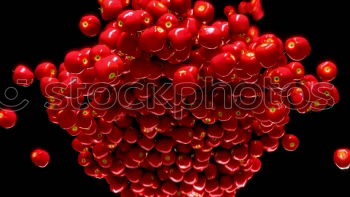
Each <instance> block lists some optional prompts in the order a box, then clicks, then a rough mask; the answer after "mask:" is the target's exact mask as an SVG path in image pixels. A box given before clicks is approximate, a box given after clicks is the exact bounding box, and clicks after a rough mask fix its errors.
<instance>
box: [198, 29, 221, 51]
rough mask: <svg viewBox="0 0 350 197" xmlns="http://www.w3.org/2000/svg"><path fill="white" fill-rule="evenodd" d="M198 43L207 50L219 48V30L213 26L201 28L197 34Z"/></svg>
mask: <svg viewBox="0 0 350 197" xmlns="http://www.w3.org/2000/svg"><path fill="white" fill-rule="evenodd" d="M198 43H199V45H201V46H202V47H204V48H207V49H215V48H217V47H219V46H220V45H221V44H222V37H221V30H220V29H219V28H217V27H214V26H202V28H201V29H200V30H199V32H198Z"/></svg>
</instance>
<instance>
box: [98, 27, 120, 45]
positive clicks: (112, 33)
mask: <svg viewBox="0 0 350 197" xmlns="http://www.w3.org/2000/svg"><path fill="white" fill-rule="evenodd" d="M121 33H122V31H121V30H119V29H117V28H112V27H111V28H106V29H105V30H103V31H102V32H101V34H100V36H99V44H104V45H107V46H108V47H109V48H110V49H115V47H116V46H115V44H116V42H117V40H118V38H119V36H120V34H121Z"/></svg>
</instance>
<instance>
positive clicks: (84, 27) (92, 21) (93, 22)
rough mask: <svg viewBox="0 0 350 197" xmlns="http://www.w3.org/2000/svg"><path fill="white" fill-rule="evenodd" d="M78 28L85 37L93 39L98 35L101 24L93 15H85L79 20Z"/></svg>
mask: <svg viewBox="0 0 350 197" xmlns="http://www.w3.org/2000/svg"><path fill="white" fill-rule="evenodd" d="M79 28H80V31H81V32H82V33H83V34H84V35H85V36H88V37H94V36H96V35H97V34H98V33H100V30H101V22H100V20H99V19H98V18H97V17H96V16H94V15H86V16H83V17H82V18H81V19H80V23H79Z"/></svg>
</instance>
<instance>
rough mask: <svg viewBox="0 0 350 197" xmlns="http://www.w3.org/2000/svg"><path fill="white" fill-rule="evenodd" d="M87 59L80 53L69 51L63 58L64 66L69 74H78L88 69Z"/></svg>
mask: <svg viewBox="0 0 350 197" xmlns="http://www.w3.org/2000/svg"><path fill="white" fill-rule="evenodd" d="M88 64H89V58H87V57H84V55H83V53H81V51H71V52H69V53H67V55H66V57H65V58H64V66H65V68H66V70H67V71H68V72H70V73H80V72H81V71H83V70H84V69H85V68H87V67H88Z"/></svg>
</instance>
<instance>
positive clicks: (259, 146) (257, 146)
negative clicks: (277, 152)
mask: <svg viewBox="0 0 350 197" xmlns="http://www.w3.org/2000/svg"><path fill="white" fill-rule="evenodd" d="M263 152H264V145H263V143H262V142H261V141H258V140H254V141H251V142H250V143H249V153H250V155H251V156H253V157H261V156H262V155H263Z"/></svg>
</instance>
